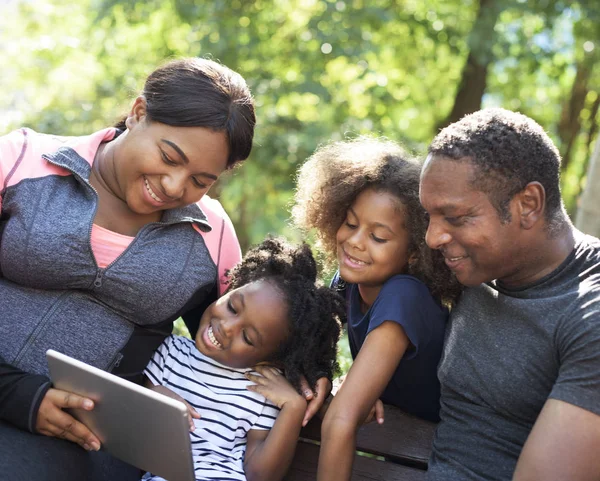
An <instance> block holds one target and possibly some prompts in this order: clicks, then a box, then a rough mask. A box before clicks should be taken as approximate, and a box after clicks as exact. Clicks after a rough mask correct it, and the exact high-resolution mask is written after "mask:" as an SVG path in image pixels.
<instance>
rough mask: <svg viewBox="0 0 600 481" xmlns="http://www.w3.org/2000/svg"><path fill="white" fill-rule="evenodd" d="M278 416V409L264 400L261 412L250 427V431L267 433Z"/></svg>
mask: <svg viewBox="0 0 600 481" xmlns="http://www.w3.org/2000/svg"><path fill="white" fill-rule="evenodd" d="M278 414H279V408H278V407H277V406H275V404H273V403H272V402H271V401H269V400H268V399H265V403H264V404H263V409H262V412H261V413H260V415H259V416H258V419H257V420H256V422H255V423H254V424H253V425H252V428H251V429H257V430H259V431H269V430H270V429H271V428H272V427H273V424H275V420H276V419H277V415H278Z"/></svg>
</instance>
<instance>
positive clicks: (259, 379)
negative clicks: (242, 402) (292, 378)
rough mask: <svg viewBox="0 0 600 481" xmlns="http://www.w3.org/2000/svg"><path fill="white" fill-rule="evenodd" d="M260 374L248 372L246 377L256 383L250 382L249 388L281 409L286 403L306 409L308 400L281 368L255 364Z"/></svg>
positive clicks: (255, 368)
mask: <svg viewBox="0 0 600 481" xmlns="http://www.w3.org/2000/svg"><path fill="white" fill-rule="evenodd" d="M253 369H254V370H255V371H256V372H257V373H258V374H260V376H258V375H256V374H254V373H251V372H247V373H246V377H247V378H248V379H249V380H250V381H252V382H254V383H256V384H250V385H249V386H248V387H247V388H248V390H249V391H254V392H257V393H259V394H262V395H263V396H264V397H266V398H267V399H268V400H269V401H271V402H272V403H273V404H275V405H276V406H277V407H278V408H279V409H283V407H284V406H285V405H286V404H289V405H290V406H294V407H297V408H298V409H302V410H304V409H305V408H306V401H305V399H304V397H302V396H301V395H300V394H298V392H297V391H296V389H294V387H293V386H292V385H291V384H290V383H289V381H288V380H287V379H286V378H285V376H284V375H283V374H281V373H280V372H279V370H277V369H275V368H274V367H270V366H264V365H263V366H255V367H254V368H253Z"/></svg>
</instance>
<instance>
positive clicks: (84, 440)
mask: <svg viewBox="0 0 600 481" xmlns="http://www.w3.org/2000/svg"><path fill="white" fill-rule="evenodd" d="M67 408H76V409H85V410H86V411H91V410H92V409H94V401H92V400H91V399H88V398H85V397H82V396H79V395H77V394H73V393H71V392H68V391H62V390H60V389H54V388H50V389H49V390H48V391H47V392H46V395H45V396H44V399H42V402H41V404H40V409H39V411H38V415H37V420H36V424H35V428H36V430H37V432H38V433H40V434H44V435H46V436H51V437H56V438H61V439H67V440H68V441H72V442H74V443H77V444H79V445H80V446H81V447H83V448H84V449H86V450H88V451H98V450H99V449H100V440H99V439H98V438H97V437H96V436H95V435H94V433H92V432H91V431H90V430H89V429H88V428H87V426H85V425H84V424H82V423H80V422H79V421H77V420H76V419H75V418H74V417H73V416H71V415H70V414H68V413H66V412H64V411H63V409H67Z"/></svg>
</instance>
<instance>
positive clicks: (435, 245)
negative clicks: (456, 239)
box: [425, 219, 452, 249]
mask: <svg viewBox="0 0 600 481" xmlns="http://www.w3.org/2000/svg"><path fill="white" fill-rule="evenodd" d="M451 239H452V237H451V236H450V234H449V233H448V232H447V231H446V229H444V228H443V226H441V225H440V222H438V221H436V220H434V219H430V221H429V226H428V227H427V232H426V233H425V242H426V243H427V245H428V246H429V248H430V249H441V248H442V247H443V246H445V245H446V244H448V243H449V242H450V240H451Z"/></svg>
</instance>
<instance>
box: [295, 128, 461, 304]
mask: <svg viewBox="0 0 600 481" xmlns="http://www.w3.org/2000/svg"><path fill="white" fill-rule="evenodd" d="M420 174H421V163H420V162H418V161H417V160H415V159H412V158H410V157H409V156H408V155H407V154H406V153H405V152H404V150H403V149H402V148H401V147H400V146H399V145H398V144H397V143H395V142H393V141H390V140H386V139H381V138H374V137H366V136H361V137H358V138H356V139H353V140H349V141H341V142H332V143H329V144H327V145H324V146H321V147H320V148H318V149H317V150H316V152H315V153H314V154H313V155H312V156H311V157H310V158H309V159H308V160H307V161H306V162H305V163H304V164H303V165H302V167H301V168H300V171H299V173H298V177H297V190H296V197H295V205H294V207H293V208H292V216H293V219H294V222H295V224H296V225H297V226H298V227H300V228H301V229H304V230H309V229H315V231H316V236H317V245H318V246H319V247H320V248H321V249H322V250H323V252H324V254H325V255H326V257H327V260H328V261H329V263H334V262H335V260H336V254H337V242H336V234H337V231H338V229H339V228H340V226H341V225H342V223H343V222H344V220H345V218H346V213H347V211H348V209H349V208H350V207H351V206H352V204H353V203H354V201H355V199H356V198H357V196H358V195H359V194H360V193H361V192H362V191H364V190H365V189H374V190H375V191H377V192H386V193H388V194H390V195H393V196H394V197H396V198H397V199H398V201H399V203H400V204H402V206H403V207H404V212H405V213H406V222H407V225H406V229H407V231H408V233H409V236H410V240H409V253H410V255H412V254H416V261H415V262H411V263H410V264H409V266H408V271H407V274H410V275H413V276H415V277H417V278H418V279H420V280H421V281H423V282H424V283H425V284H426V285H427V287H428V288H429V290H430V292H431V294H432V295H433V296H434V297H436V298H437V299H439V300H440V301H441V302H442V303H444V304H446V305H452V304H453V303H454V302H455V300H456V299H457V298H458V296H459V295H460V292H461V289H462V288H461V287H460V284H459V283H458V281H456V279H455V277H454V275H453V274H452V273H451V272H450V270H449V269H448V268H447V267H446V265H445V264H444V259H443V257H442V255H441V253H439V252H438V251H432V250H431V249H429V247H427V245H426V243H425V233H426V231H427V226H428V217H427V214H426V212H425V210H424V209H423V207H422V206H421V203H420V202H419V177H420Z"/></svg>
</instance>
